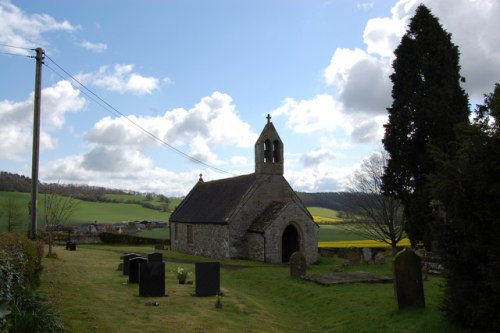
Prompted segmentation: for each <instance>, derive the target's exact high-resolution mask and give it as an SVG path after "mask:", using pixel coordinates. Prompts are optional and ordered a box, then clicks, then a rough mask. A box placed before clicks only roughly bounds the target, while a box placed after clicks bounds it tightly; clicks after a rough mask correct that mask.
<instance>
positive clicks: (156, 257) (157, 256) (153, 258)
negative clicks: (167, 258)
mask: <svg viewBox="0 0 500 333" xmlns="http://www.w3.org/2000/svg"><path fill="white" fill-rule="evenodd" d="M162 261H163V254H161V253H158V252H154V253H150V254H148V262H162Z"/></svg>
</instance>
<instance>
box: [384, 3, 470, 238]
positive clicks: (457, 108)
mask: <svg viewBox="0 0 500 333" xmlns="http://www.w3.org/2000/svg"><path fill="white" fill-rule="evenodd" d="M395 55H396V59H395V60H394V62H393V68H394V73H393V74H392V75H391V80H392V83H393V88H392V97H393V102H392V106H391V107H390V108H388V109H387V110H388V114H389V122H388V123H387V124H386V125H385V136H384V139H383V144H384V148H385V150H386V151H387V152H388V153H389V155H390V159H389V162H388V166H387V168H386V171H385V174H384V177H383V183H384V190H385V192H386V193H387V194H390V195H394V196H396V197H397V198H398V199H399V200H401V202H402V203H403V204H404V206H405V215H406V226H405V230H406V232H407V234H408V236H409V238H410V241H411V242H412V244H413V245H415V244H416V243H417V242H420V241H424V243H425V244H426V245H427V246H428V245H430V241H431V240H432V236H431V232H430V221H432V211H431V208H430V205H429V204H430V201H431V199H430V195H429V191H428V184H427V183H428V181H427V176H428V175H429V174H430V173H432V172H433V170H434V168H435V164H434V162H433V159H432V157H431V156H430V154H429V147H431V146H436V147H438V148H439V149H441V150H443V151H445V152H448V151H450V150H451V149H453V145H452V144H450V143H451V142H453V141H454V139H455V134H454V127H455V125H456V124H457V123H462V122H468V116H469V105H468V97H467V95H466V93H465V92H464V90H463V89H462V88H461V86H460V82H461V81H463V78H462V77H461V75H460V65H459V51H458V47H457V46H456V45H454V44H453V43H452V41H451V35H450V34H449V33H448V32H446V31H445V30H444V29H443V27H442V26H441V24H440V23H439V20H438V19H437V18H436V17H435V16H434V15H432V13H431V12H430V10H429V9H428V8H427V7H425V6H424V5H420V6H419V7H418V8H417V10H416V13H415V15H414V16H413V18H412V19H411V21H410V24H409V28H408V30H407V32H406V34H405V35H404V36H403V38H402V40H401V43H400V45H399V46H398V47H397V49H396V50H395Z"/></svg>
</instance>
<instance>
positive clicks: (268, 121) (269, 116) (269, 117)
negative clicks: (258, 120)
mask: <svg viewBox="0 0 500 333" xmlns="http://www.w3.org/2000/svg"><path fill="white" fill-rule="evenodd" d="M266 118H267V123H268V124H269V123H270V122H271V115H270V114H269V113H268V114H267V117H266Z"/></svg>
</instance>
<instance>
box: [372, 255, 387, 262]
mask: <svg viewBox="0 0 500 333" xmlns="http://www.w3.org/2000/svg"><path fill="white" fill-rule="evenodd" d="M373 261H374V262H375V263H376V264H385V255H384V253H383V252H377V254H376V255H375V258H374V259H373Z"/></svg>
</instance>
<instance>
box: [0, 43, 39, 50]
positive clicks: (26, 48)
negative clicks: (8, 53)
mask: <svg viewBox="0 0 500 333" xmlns="http://www.w3.org/2000/svg"><path fill="white" fill-rule="evenodd" d="M0 46H5V47H10V48H13V49H20V50H29V51H35V48H29V47H23V46H15V45H9V44H4V43H0Z"/></svg>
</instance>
